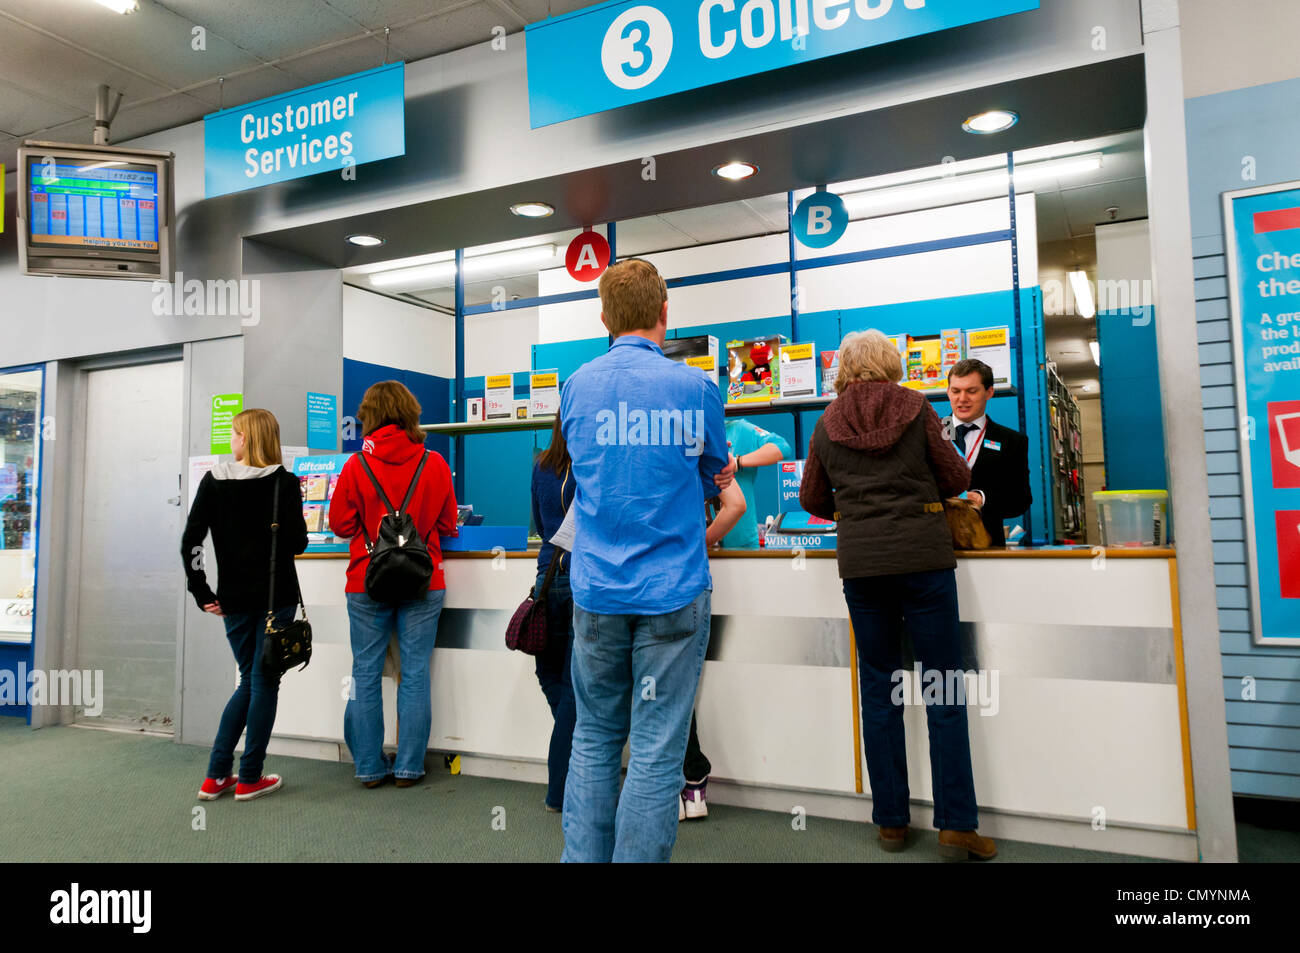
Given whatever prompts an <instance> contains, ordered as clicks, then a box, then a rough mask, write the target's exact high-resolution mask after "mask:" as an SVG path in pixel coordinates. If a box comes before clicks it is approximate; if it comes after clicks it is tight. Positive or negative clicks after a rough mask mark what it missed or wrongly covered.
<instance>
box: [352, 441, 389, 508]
mask: <svg viewBox="0 0 1300 953" xmlns="http://www.w3.org/2000/svg"><path fill="white" fill-rule="evenodd" d="M357 456H358V457H360V458H361V466H362V467H364V468H365V471H366V476H368V477H370V482H371V483H373V484H374V485H375V492H376V493H378V494H379V498H380V499H381V500H383V502H384V507H385V508H386V509H387V510H388V512H390V513H391V512H393V504H392V503H391V502H389V499H388V494H387V493H385V492H384V488H383V487H382V486H380V485H379V481H378V480H376V479H375V471H374V470H372V469H370V464H369V463H367V462H366V454H365V451H362V452H361V453H358V454H357Z"/></svg>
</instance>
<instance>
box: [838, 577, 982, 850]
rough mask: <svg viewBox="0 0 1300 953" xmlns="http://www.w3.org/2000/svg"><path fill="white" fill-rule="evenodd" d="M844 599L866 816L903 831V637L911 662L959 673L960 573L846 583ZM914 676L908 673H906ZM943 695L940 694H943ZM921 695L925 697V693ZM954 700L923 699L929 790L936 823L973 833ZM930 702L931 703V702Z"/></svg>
mask: <svg viewBox="0 0 1300 953" xmlns="http://www.w3.org/2000/svg"><path fill="white" fill-rule="evenodd" d="M844 599H845V601H846V602H847V603H848V607H849V618H850V619H851V620H852V621H853V634H854V639H855V641H856V642H857V646H858V681H859V683H860V685H861V695H862V746H863V748H864V749H865V750H866V755H867V775H868V777H870V779H871V801H872V807H871V819H872V821H874V822H875V823H876V824H877V825H879V826H881V827H904V826H906V825H907V824H908V822H909V820H910V816H911V815H910V813H909V804H908V800H909V792H908V787H907V746H906V743H905V742H904V739H903V706H902V705H901V704H894V701H893V697H892V696H893V693H894V688H895V685H896V684H897V681H896V680H895V678H894V673H895V672H902V671H904V669H903V660H902V654H901V645H900V641H901V637H902V633H903V628H904V626H906V628H907V633H908V635H910V636H911V638H912V648H913V650H914V652H915V655H916V660H917V661H918V662H919V663H920V664H921V669H922V673H923V676H922V683H921V686H922V688H924V687H925V685H926V681H925V673H928V672H931V671H938V672H942V673H944V676H945V677H944V684H948V681H949V680H948V678H947V677H946V676H947V673H948V672H956V671H959V670H961V669H962V668H963V663H962V650H961V637H960V634H959V632H960V630H959V628H958V617H957V572H956V570H954V569H938V570H932V571H930V572H912V573H898V574H895V575H887V576H867V577H863V578H859V579H845V580H844ZM907 674H908V677H909V678H910V677H911V673H907ZM940 694H941V695H942V693H940ZM922 697H923V698H925V695H924V694H923V695H922ZM945 701H948V702H951V701H954V699H944V698H942V697H940V698H939V699H937V700H935V699H927V700H926V706H925V720H926V726H927V727H928V728H929V732H930V775H931V779H932V785H933V788H934V826H935V827H937V828H938V829H939V830H953V831H973V830H975V829H976V827H978V826H979V816H978V812H977V811H976V807H975V781H974V779H973V778H972V776H971V764H970V738H969V737H968V735H967V731H966V706H965V704H960V705H958V704H944V702H945ZM931 702H935V703H931Z"/></svg>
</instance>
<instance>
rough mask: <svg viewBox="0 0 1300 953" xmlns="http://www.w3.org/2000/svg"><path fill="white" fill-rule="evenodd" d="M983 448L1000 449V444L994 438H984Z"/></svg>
mask: <svg viewBox="0 0 1300 953" xmlns="http://www.w3.org/2000/svg"><path fill="white" fill-rule="evenodd" d="M984 449H986V450H1001V449H1002V444H1001V443H999V442H998V441H996V440H985V441H984Z"/></svg>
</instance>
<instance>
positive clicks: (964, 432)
mask: <svg viewBox="0 0 1300 953" xmlns="http://www.w3.org/2000/svg"><path fill="white" fill-rule="evenodd" d="M992 396H993V368H991V367H989V366H988V365H987V364H985V363H984V362H983V361H979V360H975V359H974V358H971V359H968V360H965V361H959V362H958V363H957V364H955V365H954V366H953V368H952V370H950V371H949V372H948V401H949V403H951V404H952V416H953V420H952V423H953V441H952V442H953V445H954V446H956V448H957V452H958V453H960V454H961V455H962V457H963V458H965V460H966V465H967V466H968V467H970V471H971V474H970V492H969V494H968V499H970V501H971V502H972V503H974V504H975V505H976V506H977V507H979V510H980V518H981V519H982V520H983V522H984V528H985V529H987V530H988V531H989V536H990V537H991V538H992V540H993V545H994V546H1005V545H1006V542H1007V539H1006V534H1005V533H1004V532H1003V529H1002V521H1003V520H1004V519H1011V518H1012V517H1016V516H1020V515H1021V514H1023V513H1024V512H1025V510H1027V509H1029V505H1030V504H1031V503H1032V502H1033V501H1034V497H1033V494H1032V493H1031V492H1030V489H1029V438H1028V437H1026V436H1025V435H1024V434H1022V433H1020V432H1019V431H1016V430H1012V429H1011V428H1009V427H1003V426H1002V425H1001V424H997V423H994V421H993V420H992V418H990V417H989V415H988V414H987V413H986V412H985V408H986V407H987V406H988V402H989V398H990V397H992Z"/></svg>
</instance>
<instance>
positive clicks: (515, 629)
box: [506, 546, 564, 655]
mask: <svg viewBox="0 0 1300 953" xmlns="http://www.w3.org/2000/svg"><path fill="white" fill-rule="evenodd" d="M563 555H564V550H562V549H560V548H559V547H558V546H557V547H555V553H554V554H553V555H552V556H551V565H550V566H549V567H548V568H547V570H546V578H545V579H543V580H542V590H541V592H537V591H536V588H537V587H536V586H534V587H533V588H532V589H529V590H528V598H527V599H525V600H524V601H523V602H521V603H520V604H519V608H518V609H516V610H515V614H514V615H512V616H511V617H510V624H509V625H507V626H506V648H508V649H511V650H515V651H519V652H523V653H524V654H525V655H540V654H541V653H542V652H544V651H545V650H546V643H547V639H548V637H549V635H550V627H549V624H548V622H547V613H546V594H547V593H548V592H549V591H550V589H551V580H552V579H553V578H554V577H555V570H556V569H558V568H559V565H560V558H561V557H562V556H563Z"/></svg>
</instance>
